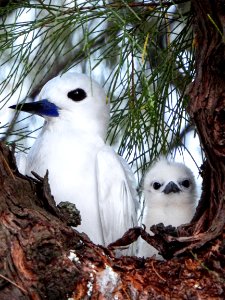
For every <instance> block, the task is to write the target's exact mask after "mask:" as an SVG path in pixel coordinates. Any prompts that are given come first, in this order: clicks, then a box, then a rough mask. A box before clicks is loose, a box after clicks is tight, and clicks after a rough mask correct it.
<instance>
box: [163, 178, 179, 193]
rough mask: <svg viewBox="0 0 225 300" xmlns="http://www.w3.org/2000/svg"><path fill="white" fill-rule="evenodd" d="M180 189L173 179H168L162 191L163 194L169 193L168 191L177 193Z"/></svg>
mask: <svg viewBox="0 0 225 300" xmlns="http://www.w3.org/2000/svg"><path fill="white" fill-rule="evenodd" d="M180 191H181V190H180V189H179V187H178V186H177V185H176V183H174V182H173V181H170V182H169V183H168V184H167V185H166V187H165V189H164V190H163V193H165V194H170V193H179V192H180Z"/></svg>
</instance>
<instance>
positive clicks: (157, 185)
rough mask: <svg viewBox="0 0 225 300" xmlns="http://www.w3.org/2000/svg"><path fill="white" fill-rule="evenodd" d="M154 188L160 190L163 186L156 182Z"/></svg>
mask: <svg viewBox="0 0 225 300" xmlns="http://www.w3.org/2000/svg"><path fill="white" fill-rule="evenodd" d="M152 186H153V188H154V189H155V190H158V189H159V188H160V187H161V184H160V183H159V182H154V183H153V185H152Z"/></svg>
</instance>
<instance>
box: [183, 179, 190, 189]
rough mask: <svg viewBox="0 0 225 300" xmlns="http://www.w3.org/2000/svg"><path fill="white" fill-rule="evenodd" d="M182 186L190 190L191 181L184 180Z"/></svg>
mask: <svg viewBox="0 0 225 300" xmlns="http://www.w3.org/2000/svg"><path fill="white" fill-rule="evenodd" d="M181 184H182V185H183V186H184V187H186V188H188V187H189V186H190V181H189V180H187V179H186V180H183V181H182V182H181Z"/></svg>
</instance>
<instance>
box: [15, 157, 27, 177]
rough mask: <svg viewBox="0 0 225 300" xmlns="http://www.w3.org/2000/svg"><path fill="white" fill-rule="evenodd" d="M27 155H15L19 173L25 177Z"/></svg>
mask: <svg viewBox="0 0 225 300" xmlns="http://www.w3.org/2000/svg"><path fill="white" fill-rule="evenodd" d="M26 163H27V155H26V154H25V153H24V152H18V153H17V154H16V164H17V168H18V170H19V172H20V173H21V174H23V175H25V172H26Z"/></svg>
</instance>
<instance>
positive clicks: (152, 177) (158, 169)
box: [143, 157, 196, 206]
mask: <svg viewBox="0 0 225 300" xmlns="http://www.w3.org/2000/svg"><path fill="white" fill-rule="evenodd" d="M143 190H144V196H145V201H146V202H151V203H146V205H152V206H155V205H164V206H169V205H174V204H176V205H183V204H193V205H194V204H195V201H196V183H195V178H194V175H193V173H192V171H191V170H190V169H189V168H188V167H186V166H185V165H184V164H182V163H177V162H172V161H168V160H167V159H166V158H164V157H161V158H160V159H159V160H158V161H156V162H155V163H154V164H153V166H152V167H151V168H150V169H149V170H148V171H147V173H146V175H145V178H144V185H143Z"/></svg>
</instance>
